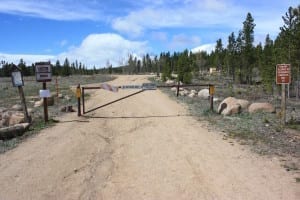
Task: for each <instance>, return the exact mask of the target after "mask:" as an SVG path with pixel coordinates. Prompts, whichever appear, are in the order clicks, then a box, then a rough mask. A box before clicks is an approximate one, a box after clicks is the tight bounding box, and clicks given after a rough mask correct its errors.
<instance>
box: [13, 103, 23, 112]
mask: <svg viewBox="0 0 300 200" xmlns="http://www.w3.org/2000/svg"><path fill="white" fill-rule="evenodd" d="M11 110H14V111H22V110H23V108H22V106H21V105H20V104H16V105H13V106H12V107H11Z"/></svg>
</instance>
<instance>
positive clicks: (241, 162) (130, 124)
mask: <svg viewBox="0 0 300 200" xmlns="http://www.w3.org/2000/svg"><path fill="white" fill-rule="evenodd" d="M145 81H146V77H145V76H121V77H119V78H118V79H116V80H115V81H113V82H112V84H114V85H121V84H139V83H142V82H145ZM132 92H134V91H132V90H121V91H119V92H118V93H111V92H108V91H103V90H98V91H95V92H93V93H92V94H91V99H90V101H89V102H88V105H87V107H88V108H92V107H95V106H99V105H101V104H104V103H107V102H109V101H110V100H114V99H117V98H119V97H122V96H125V95H127V94H130V93H132ZM60 121H61V122H60V123H58V124H57V125H56V126H55V127H52V128H49V129H46V130H43V131H42V133H40V134H39V135H36V136H34V137H32V138H29V139H28V140H27V141H25V142H24V143H22V144H20V145H19V146H18V147H17V148H15V149H13V150H11V151H9V152H6V153H5V154H2V155H0V188H1V189H0V199H1V200H16V199H22V200H24V199H39V200H41V199H70V200H74V199H109V200H113V199H125V200H126V199H128V200H133V199H138V200H140V199H151V200H152V199H153V200H157V199H200V200H201V199H203V200H205V199H208V200H210V199H218V200H219V199H221V200H222V199H230V200H233V199H243V200H245V199H255V200H258V199H263V200H266V199H272V200H276V199H284V200H285V199H288V200H293V199H299V198H300V185H299V183H295V177H293V175H292V174H290V173H288V172H286V171H285V170H284V168H282V167H281V166H280V163H279V161H278V159H276V158H270V157H268V158H266V157H262V156H258V155H256V154H253V153H251V152H250V151H249V150H247V146H241V145H238V144H236V143H233V144H232V143H229V142H228V141H226V140H223V138H222V134H219V133H214V132H209V131H208V130H207V129H206V128H204V127H203V122H199V121H197V120H196V119H195V118H193V117H192V116H189V115H188V113H187V111H186V110H185V108H184V106H183V105H180V104H178V103H176V102H174V101H172V100H170V99H169V98H168V97H167V96H166V95H165V94H163V93H162V92H160V91H158V90H157V91H146V92H143V93H140V94H138V95H135V96H133V97H131V98H129V99H126V100H124V101H120V102H117V103H115V104H112V105H110V106H107V107H105V108H102V109H100V110H96V111H94V112H92V113H89V114H87V117H80V118H79V117H77V116H76V114H74V113H72V114H69V115H67V116H65V117H63V118H60Z"/></svg>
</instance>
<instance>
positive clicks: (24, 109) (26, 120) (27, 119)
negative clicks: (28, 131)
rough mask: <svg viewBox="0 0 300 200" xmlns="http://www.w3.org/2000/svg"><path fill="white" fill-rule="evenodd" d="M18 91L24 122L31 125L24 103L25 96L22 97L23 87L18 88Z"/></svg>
mask: <svg viewBox="0 0 300 200" xmlns="http://www.w3.org/2000/svg"><path fill="white" fill-rule="evenodd" d="M18 90H19V95H20V98H21V103H22V107H23V111H24V116H25V122H27V123H31V118H30V116H29V114H28V110H27V106H26V101H25V95H24V91H23V87H22V86H18Z"/></svg>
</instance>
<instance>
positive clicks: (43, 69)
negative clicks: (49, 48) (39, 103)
mask: <svg viewBox="0 0 300 200" xmlns="http://www.w3.org/2000/svg"><path fill="white" fill-rule="evenodd" d="M35 77H36V81H37V82H42V83H43V90H42V92H41V93H42V94H46V93H49V92H46V91H47V85H46V82H50V81H51V80H52V70H51V64H50V62H37V63H35ZM43 104H44V119H45V122H47V121H48V102H47V95H43Z"/></svg>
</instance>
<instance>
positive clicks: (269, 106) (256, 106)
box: [248, 103, 275, 113]
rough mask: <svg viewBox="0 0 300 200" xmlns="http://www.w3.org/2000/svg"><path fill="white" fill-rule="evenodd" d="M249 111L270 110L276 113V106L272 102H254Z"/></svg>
mask: <svg viewBox="0 0 300 200" xmlns="http://www.w3.org/2000/svg"><path fill="white" fill-rule="evenodd" d="M248 111H249V113H255V112H268V113H275V108H274V106H273V105H272V104H270V103H252V104H251V105H250V106H249V109H248Z"/></svg>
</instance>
